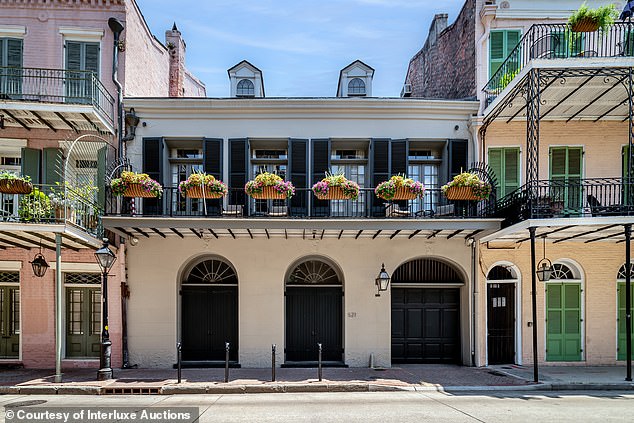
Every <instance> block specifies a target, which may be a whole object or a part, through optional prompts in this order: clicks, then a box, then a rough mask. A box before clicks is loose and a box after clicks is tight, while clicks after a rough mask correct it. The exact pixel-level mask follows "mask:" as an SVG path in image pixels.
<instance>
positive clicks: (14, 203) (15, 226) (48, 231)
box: [0, 184, 103, 250]
mask: <svg viewBox="0 0 634 423" xmlns="http://www.w3.org/2000/svg"><path fill="white" fill-rule="evenodd" d="M56 190H57V191H56ZM55 192H57V193H58V195H57V197H56V196H55V194H53V193H55ZM59 192H60V191H59V186H51V185H41V184H40V185H36V184H34V185H33V191H32V192H31V193H30V194H4V193H2V194H0V248H10V247H20V248H37V247H38V245H39V243H40V242H42V246H43V247H46V248H54V244H55V239H54V238H55V234H58V233H59V234H61V236H62V238H63V241H62V246H63V247H65V248H70V249H71V250H79V249H81V248H86V247H88V248H98V247H99V246H100V245H101V242H100V241H99V238H100V236H101V234H102V233H103V231H102V227H101V222H100V219H99V216H100V214H101V208H100V207H99V206H98V205H97V203H96V202H95V201H92V200H91V199H86V198H82V196H81V195H80V194H74V193H73V192H71V191H68V190H67V191H65V192H64V194H63V197H62V198H65V200H63V201H62V202H56V201H55V199H56V198H57V199H59V198H60V197H61V196H60V194H59ZM51 244H52V246H51Z"/></svg>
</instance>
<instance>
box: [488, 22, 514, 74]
mask: <svg viewBox="0 0 634 423" xmlns="http://www.w3.org/2000/svg"><path fill="white" fill-rule="evenodd" d="M520 36H521V33H520V31H517V30H502V31H495V30H494V31H491V35H490V36H489V78H490V77H492V76H493V75H494V74H495V72H497V70H498V69H499V68H500V66H501V65H502V63H504V61H505V60H506V58H507V57H508V56H509V55H510V54H511V52H512V51H513V49H514V48H515V46H517V43H518V42H519V41H520ZM514 70H515V69H514Z"/></svg>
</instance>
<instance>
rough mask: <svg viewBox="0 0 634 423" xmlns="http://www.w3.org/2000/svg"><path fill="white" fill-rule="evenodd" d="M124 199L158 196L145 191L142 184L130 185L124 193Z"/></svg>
mask: <svg viewBox="0 0 634 423" xmlns="http://www.w3.org/2000/svg"><path fill="white" fill-rule="evenodd" d="M123 196H124V197H137V198H155V197H156V195H154V194H152V193H151V192H148V191H146V190H145V189H143V185H141V184H134V183H132V184H128V186H127V187H126V189H125V191H123Z"/></svg>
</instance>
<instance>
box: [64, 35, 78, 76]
mask: <svg viewBox="0 0 634 423" xmlns="http://www.w3.org/2000/svg"><path fill="white" fill-rule="evenodd" d="M66 69H68V70H81V43H78V42H76V41H66Z"/></svg>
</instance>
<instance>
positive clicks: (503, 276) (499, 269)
mask: <svg viewBox="0 0 634 423" xmlns="http://www.w3.org/2000/svg"><path fill="white" fill-rule="evenodd" d="M487 279H488V280H490V281H502V280H507V279H511V280H514V279H517V278H516V277H515V276H514V275H513V272H511V269H510V268H508V267H507V266H495V267H494V268H493V269H491V270H490V271H489V274H488V275H487Z"/></svg>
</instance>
